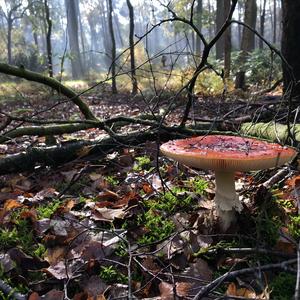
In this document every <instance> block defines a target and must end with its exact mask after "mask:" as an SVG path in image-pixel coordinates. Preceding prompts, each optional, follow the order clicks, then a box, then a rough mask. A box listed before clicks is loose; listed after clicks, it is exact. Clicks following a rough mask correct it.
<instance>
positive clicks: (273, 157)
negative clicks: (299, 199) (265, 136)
mask: <svg viewBox="0 0 300 300" xmlns="http://www.w3.org/2000/svg"><path fill="white" fill-rule="evenodd" d="M160 149H161V152H162V153H163V154H164V155H166V156H168V157H171V158H173V159H175V160H177V161H179V162H181V163H183V164H185V165H187V166H190V167H194V168H200V169H207V170H208V169H210V170H223V171H250V170H262V169H267V168H272V167H276V166H280V165H283V164H284V163H286V162H288V161H290V160H291V159H293V158H294V157H295V156H296V154H297V152H296V150H295V149H293V148H291V147H286V146H281V145H279V144H277V143H269V142H266V141H261V140H258V139H255V138H244V137H238V136H226V135H207V136H198V137H194V138H187V139H182V140H174V141H169V142H167V143H165V144H163V145H162V146H161V147H160Z"/></svg>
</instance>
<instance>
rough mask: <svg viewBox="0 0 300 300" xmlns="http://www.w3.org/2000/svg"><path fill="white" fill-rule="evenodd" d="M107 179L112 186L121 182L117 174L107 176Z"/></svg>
mask: <svg viewBox="0 0 300 300" xmlns="http://www.w3.org/2000/svg"><path fill="white" fill-rule="evenodd" d="M105 179H106V181H107V182H108V184H110V185H111V186H116V185H118V184H119V180H118V179H117V178H116V177H115V176H106V177H105Z"/></svg>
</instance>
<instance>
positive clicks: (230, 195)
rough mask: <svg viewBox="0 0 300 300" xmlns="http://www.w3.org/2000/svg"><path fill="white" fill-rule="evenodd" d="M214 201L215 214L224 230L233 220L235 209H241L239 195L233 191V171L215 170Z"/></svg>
mask: <svg viewBox="0 0 300 300" xmlns="http://www.w3.org/2000/svg"><path fill="white" fill-rule="evenodd" d="M215 176H216V194H215V199H214V200H215V203H216V209H217V214H218V216H219V217H220V219H221V226H222V229H223V230H224V231H225V230H226V229H228V227H229V226H230V224H231V223H232V222H234V221H235V211H240V210H241V209H242V204H241V202H240V201H239V196H238V194H237V193H236V191H235V181H234V172H228V171H216V172H215Z"/></svg>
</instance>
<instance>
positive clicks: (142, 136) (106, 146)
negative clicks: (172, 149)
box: [0, 127, 207, 175]
mask: <svg viewBox="0 0 300 300" xmlns="http://www.w3.org/2000/svg"><path fill="white" fill-rule="evenodd" d="M206 133H207V131H203V130H202V131H201V130H188V129H184V128H178V127H164V128H156V129H148V130H146V131H141V130H139V131H137V132H132V133H130V134H126V135H115V134H113V135H112V136H107V137H106V138H103V139H102V140H100V141H76V142H66V143H64V144H62V145H60V146H52V147H34V148H30V149H28V150H26V151H25V152H22V153H19V154H14V155H9V156H6V157H4V158H1V159H0V175H3V174H8V173H14V172H23V171H28V170H33V169H34V168H35V167H36V166H38V165H44V166H57V165H61V164H63V163H67V162H69V161H72V160H74V159H77V158H81V157H84V156H87V155H98V156H100V157H104V156H105V155H106V154H107V153H109V152H112V151H116V150H117V149H120V148H122V147H123V148H124V147H127V146H135V145H139V144H141V143H144V142H146V141H148V140H156V139H157V137H158V136H159V137H160V139H161V140H162V141H164V140H168V139H174V138H180V137H181V138H182V137H184V136H189V135H195V134H199V135H201V134H206Z"/></svg>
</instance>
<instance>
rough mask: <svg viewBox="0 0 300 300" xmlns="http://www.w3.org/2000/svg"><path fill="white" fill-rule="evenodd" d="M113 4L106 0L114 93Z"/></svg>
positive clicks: (115, 88)
mask: <svg viewBox="0 0 300 300" xmlns="http://www.w3.org/2000/svg"><path fill="white" fill-rule="evenodd" d="M112 14H113V6H112V0H108V26H109V33H110V38H111V53H110V54H111V76H112V87H111V88H112V93H113V94H116V93H117V92H118V91H117V84H116V40H115V35H114V28H113V19H112Z"/></svg>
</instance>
